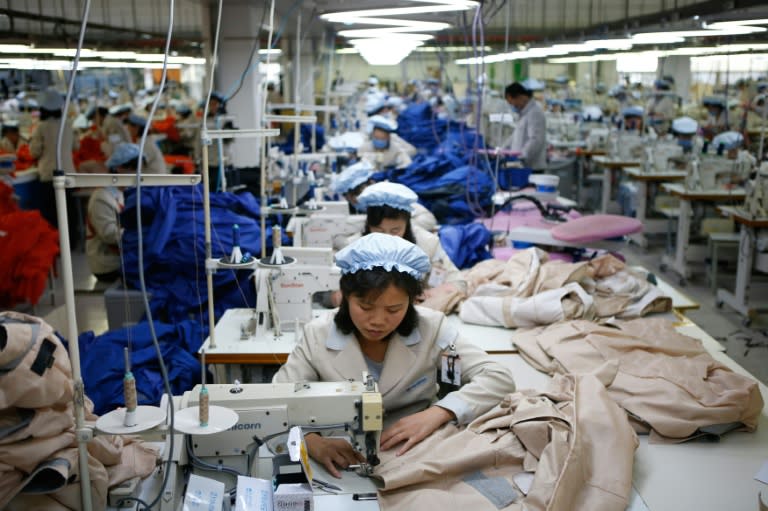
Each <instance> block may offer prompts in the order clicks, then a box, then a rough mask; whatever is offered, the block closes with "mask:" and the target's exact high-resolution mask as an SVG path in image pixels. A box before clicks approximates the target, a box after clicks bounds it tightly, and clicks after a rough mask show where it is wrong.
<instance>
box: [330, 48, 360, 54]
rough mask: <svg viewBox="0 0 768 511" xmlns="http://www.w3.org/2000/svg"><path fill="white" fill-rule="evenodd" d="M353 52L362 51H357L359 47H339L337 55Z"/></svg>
mask: <svg viewBox="0 0 768 511" xmlns="http://www.w3.org/2000/svg"><path fill="white" fill-rule="evenodd" d="M351 53H360V52H359V51H357V48H339V49H338V50H336V54H337V55H345V54H351Z"/></svg>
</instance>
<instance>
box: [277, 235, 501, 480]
mask: <svg viewBox="0 0 768 511" xmlns="http://www.w3.org/2000/svg"><path fill="white" fill-rule="evenodd" d="M336 264H337V265H338V266H339V268H340V269H341V282H340V286H341V291H342V295H343V300H342V303H341V307H340V308H339V310H338V312H336V314H335V315H333V316H330V315H329V316H327V317H325V318H318V319H316V320H314V321H312V322H310V323H309V324H307V326H306V327H305V328H304V336H303V337H302V340H301V342H300V343H299V344H298V345H297V346H296V348H295V349H294V351H293V352H292V353H291V355H290V356H289V357H288V361H287V362H286V363H285V365H284V366H283V367H282V368H280V371H278V373H277V374H276V375H275V377H274V380H273V381H274V382H302V381H341V380H348V379H354V380H360V378H361V377H362V373H363V371H367V372H368V373H369V374H371V375H373V377H374V379H376V380H377V381H378V383H379V391H380V392H381V395H382V398H383V403H384V410H385V420H387V417H389V419H390V420H391V419H392V414H397V415H398V416H402V418H401V419H400V420H398V421H396V422H394V424H385V428H384V431H383V433H382V435H381V449H382V450H388V449H392V448H394V447H397V446H399V450H398V451H397V454H398V455H400V454H403V453H405V452H406V451H408V450H409V449H410V448H411V447H413V446H414V445H416V444H417V443H419V442H420V441H421V440H423V439H424V438H426V437H427V436H429V435H430V434H431V433H432V432H434V431H435V430H437V429H438V428H439V427H440V426H442V425H443V424H445V423H446V422H448V421H451V420H455V421H457V422H458V424H460V425H464V424H467V423H469V422H471V421H472V420H473V419H474V418H476V417H477V416H479V415H480V414H482V413H485V412H486V411H488V410H489V409H490V408H492V407H493V406H495V405H496V404H498V403H499V401H500V400H501V399H502V398H503V397H504V396H505V395H507V394H508V393H510V392H513V391H514V389H515V383H514V380H513V379H512V375H511V374H510V373H509V371H507V370H506V369H505V368H504V367H503V366H501V365H499V364H497V363H495V362H493V361H491V360H490V359H489V358H488V357H487V355H486V354H485V353H484V352H483V351H482V350H480V349H479V348H477V347H476V346H474V345H472V344H471V343H469V342H467V341H466V340H464V339H463V338H462V337H461V336H460V335H459V333H458V331H457V330H456V329H455V328H453V327H451V326H450V325H449V324H448V323H447V321H446V320H445V316H444V315H443V314H442V313H440V312H435V311H432V310H429V309H424V308H421V307H416V306H415V305H414V301H415V299H416V297H417V296H419V294H420V293H421V281H422V278H423V276H424V274H425V273H427V272H428V271H429V258H428V257H427V255H426V254H425V253H424V251H423V250H421V249H420V248H419V247H417V246H415V245H413V244H412V243H410V242H408V241H406V240H404V239H402V238H399V237H396V236H388V235H385V234H381V233H373V234H369V235H367V236H364V237H363V238H360V239H359V240H357V241H356V242H354V243H353V244H351V245H349V246H348V247H346V248H345V249H343V250H341V251H340V252H338V253H337V254H336ZM452 349H453V351H452ZM454 354H456V355H458V356H459V359H458V360H459V361H460V371H459V372H460V373H461V374H460V375H458V374H455V375H454V376H455V377H459V376H460V380H461V385H462V386H461V388H460V389H458V390H456V391H454V392H451V393H449V394H447V395H446V396H445V397H444V398H443V399H441V400H439V401H436V397H437V390H438V387H437V373H438V371H439V370H440V369H441V365H442V363H441V360H442V357H443V355H454ZM414 412H415V413H414ZM387 422H389V421H387ZM306 442H307V447H308V449H309V454H310V456H312V457H313V458H314V459H315V460H317V461H318V462H320V463H322V464H323V465H324V466H325V468H327V469H328V471H329V472H330V473H331V474H333V475H334V476H336V477H339V471H338V469H337V467H341V468H346V467H347V466H349V465H350V464H352V463H358V462H359V461H360V460H362V457H361V455H360V453H358V452H356V451H355V450H354V449H353V448H352V446H351V445H350V444H349V443H348V442H347V441H346V440H341V439H333V438H324V437H322V436H320V435H318V434H315V433H312V434H308V435H307V436H306Z"/></svg>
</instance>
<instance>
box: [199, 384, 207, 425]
mask: <svg viewBox="0 0 768 511" xmlns="http://www.w3.org/2000/svg"><path fill="white" fill-rule="evenodd" d="M199 408H200V426H201V427H206V426H208V413H209V410H210V396H209V395H208V389H207V388H205V387H203V388H202V389H200V406H199Z"/></svg>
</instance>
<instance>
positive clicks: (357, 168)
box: [333, 160, 373, 194]
mask: <svg viewBox="0 0 768 511" xmlns="http://www.w3.org/2000/svg"><path fill="white" fill-rule="evenodd" d="M372 175H373V166H372V165H371V164H370V163H368V162H367V161H366V160H361V161H359V162H357V163H355V164H354V165H350V166H349V167H347V168H346V169H344V170H343V171H342V172H341V173H339V174H338V176H337V177H336V182H335V183H334V185H333V189H334V190H335V191H336V193H342V194H343V193H347V192H348V191H350V190H354V189H355V188H357V187H358V186H360V185H361V184H363V183H365V182H366V181H368V179H370V178H371V176H372Z"/></svg>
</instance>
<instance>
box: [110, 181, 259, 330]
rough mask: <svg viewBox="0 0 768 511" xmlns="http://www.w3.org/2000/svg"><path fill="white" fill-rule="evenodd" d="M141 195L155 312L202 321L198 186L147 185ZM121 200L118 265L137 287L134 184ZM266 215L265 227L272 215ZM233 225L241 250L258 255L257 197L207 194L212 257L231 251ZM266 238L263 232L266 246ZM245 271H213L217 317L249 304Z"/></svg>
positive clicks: (204, 300)
mask: <svg viewBox="0 0 768 511" xmlns="http://www.w3.org/2000/svg"><path fill="white" fill-rule="evenodd" d="M141 195H142V221H143V224H144V227H143V236H144V271H145V281H146V283H147V288H148V290H149V291H150V292H151V294H152V302H151V307H152V310H153V313H154V314H155V315H156V316H155V317H156V318H160V319H166V320H170V321H181V320H184V319H188V318H189V315H190V314H195V315H197V317H199V318H200V321H201V322H206V321H207V320H206V319H205V318H203V317H201V316H202V313H201V310H202V311H205V308H206V303H207V288H206V280H205V238H204V232H205V231H204V221H203V203H202V187H201V186H197V187H189V186H178V187H174V186H169V187H152V188H149V187H147V188H143V189H142V192H141ZM125 204H126V207H125V210H124V211H123V213H122V216H121V222H122V225H123V226H124V227H125V231H124V233H123V252H124V263H123V264H124V268H125V272H126V277H127V280H128V284H129V285H130V286H131V287H134V288H139V275H138V232H137V229H136V191H135V189H129V190H127V191H126V193H125ZM268 220H269V222H270V223H269V224H268V225H269V226H271V222H272V219H271V218H270V219H268ZM234 224H238V225H239V226H240V248H241V250H242V252H243V253H245V252H250V253H251V254H260V253H261V228H260V225H259V202H258V201H257V200H256V199H255V198H254V197H253V195H251V194H250V193H243V194H239V195H235V194H231V193H212V194H211V232H212V247H213V257H215V258H220V257H224V256H227V255H229V254H230V253H231V251H232V241H233V239H232V226H233V225H234ZM271 241H272V236H271V235H270V233H268V234H267V243H268V246H271ZM249 274H250V272H248V271H234V270H226V271H218V272H216V273H215V274H214V276H213V286H214V293H215V296H216V300H215V304H216V308H215V310H216V316H217V317H219V316H221V314H223V313H224V311H225V310H226V309H228V308H232V307H248V306H251V307H252V306H253V305H254V303H255V291H254V289H253V285H252V284H251V283H250V281H249V279H248V276H249Z"/></svg>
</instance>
